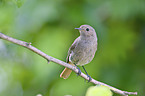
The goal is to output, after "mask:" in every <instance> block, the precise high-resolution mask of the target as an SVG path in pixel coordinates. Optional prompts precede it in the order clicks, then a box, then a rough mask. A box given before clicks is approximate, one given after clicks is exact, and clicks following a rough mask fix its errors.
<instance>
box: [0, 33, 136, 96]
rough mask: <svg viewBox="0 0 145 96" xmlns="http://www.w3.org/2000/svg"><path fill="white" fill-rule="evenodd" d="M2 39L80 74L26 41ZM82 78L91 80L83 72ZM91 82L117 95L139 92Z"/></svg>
mask: <svg viewBox="0 0 145 96" xmlns="http://www.w3.org/2000/svg"><path fill="white" fill-rule="evenodd" d="M0 38H2V39H4V40H7V41H10V42H12V43H15V44H18V45H21V46H23V47H26V48H27V49H29V50H31V51H33V52H35V53H37V54H38V55H40V56H42V57H43V58H45V59H46V60H47V61H52V62H55V63H57V64H59V65H62V66H64V67H67V68H69V69H71V70H72V71H74V72H75V73H78V69H77V68H76V67H74V66H72V65H70V64H68V63H66V62H63V61H61V60H59V59H56V58H54V57H51V56H49V55H47V54H45V53H43V52H42V51H40V50H39V49H37V48H35V47H34V46H32V45H31V43H27V42H24V41H21V40H18V39H14V38H12V37H9V36H7V35H4V34H2V33H1V32H0ZM80 76H81V77H82V78H84V79H86V80H89V78H88V77H87V75H85V74H84V73H82V72H81V74H80ZM90 82H92V83H94V84H95V85H103V86H107V87H108V88H109V89H110V90H112V91H113V92H115V93H118V94H120V95H123V96H128V95H137V92H127V91H122V90H119V89H117V88H114V87H112V86H109V85H107V84H105V83H102V82H99V81H97V80H95V79H92V80H91V81H90Z"/></svg>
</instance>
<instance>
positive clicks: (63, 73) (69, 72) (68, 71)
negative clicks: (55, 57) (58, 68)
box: [60, 62, 74, 79]
mask: <svg viewBox="0 0 145 96" xmlns="http://www.w3.org/2000/svg"><path fill="white" fill-rule="evenodd" d="M69 64H71V65H74V64H73V63H71V62H69ZM71 72H72V70H71V69H68V68H65V69H64V70H63V71H62V73H61V74H60V77H61V78H63V79H67V78H68V77H69V75H70V74H71Z"/></svg>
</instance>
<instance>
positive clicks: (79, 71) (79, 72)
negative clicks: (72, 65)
mask: <svg viewBox="0 0 145 96" xmlns="http://www.w3.org/2000/svg"><path fill="white" fill-rule="evenodd" d="M77 69H78V73H77V76H79V75H80V74H81V73H82V72H81V70H80V68H79V67H77Z"/></svg>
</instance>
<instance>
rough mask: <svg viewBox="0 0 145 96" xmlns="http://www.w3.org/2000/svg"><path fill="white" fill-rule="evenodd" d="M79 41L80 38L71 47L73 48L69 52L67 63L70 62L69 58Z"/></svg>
mask: <svg viewBox="0 0 145 96" xmlns="http://www.w3.org/2000/svg"><path fill="white" fill-rule="evenodd" d="M79 39H80V37H78V38H77V39H76V40H75V41H74V42H73V44H72V45H71V47H70V48H69V50H68V55H67V58H66V62H67V63H68V62H69V56H70V54H71V53H72V51H73V50H74V49H75V48H76V46H77V44H78V41H79Z"/></svg>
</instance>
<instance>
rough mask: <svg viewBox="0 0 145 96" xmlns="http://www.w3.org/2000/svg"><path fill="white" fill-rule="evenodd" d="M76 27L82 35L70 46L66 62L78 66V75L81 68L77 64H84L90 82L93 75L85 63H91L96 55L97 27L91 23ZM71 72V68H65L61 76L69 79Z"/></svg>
mask: <svg viewBox="0 0 145 96" xmlns="http://www.w3.org/2000/svg"><path fill="white" fill-rule="evenodd" d="M75 29H77V30H79V33H80V36H79V37H78V38H76V39H75V41H74V42H73V44H72V45H71V47H70V48H69V50H68V55H67V58H66V62H67V63H69V64H71V65H73V66H76V67H77V69H78V70H79V71H78V73H77V75H79V74H81V70H80V69H79V67H78V66H77V65H80V66H82V67H83V69H84V71H85V73H86V74H87V76H88V77H89V82H90V81H91V76H89V75H88V73H87V71H86V69H85V67H84V65H86V64H88V63H90V62H91V61H92V60H93V58H94V56H95V53H96V51H97V34H96V32H95V29H94V28H93V27H91V26H90V25H81V26H80V27H79V28H75ZM71 72H72V70H71V69H68V68H65V69H64V70H63V71H62V73H61V74H60V77H61V78H64V79H67V78H68V77H69V76H70V74H71Z"/></svg>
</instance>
